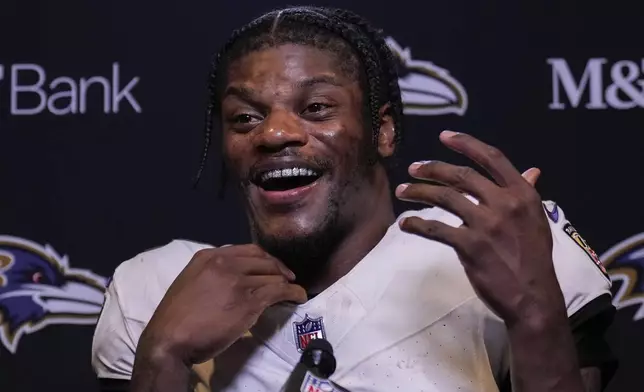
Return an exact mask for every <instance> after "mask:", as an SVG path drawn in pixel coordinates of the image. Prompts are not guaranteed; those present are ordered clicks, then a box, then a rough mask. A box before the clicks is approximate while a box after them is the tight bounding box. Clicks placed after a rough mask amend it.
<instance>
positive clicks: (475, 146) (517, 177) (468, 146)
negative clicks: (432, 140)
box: [440, 131, 525, 187]
mask: <svg viewBox="0 0 644 392" xmlns="http://www.w3.org/2000/svg"><path fill="white" fill-rule="evenodd" d="M440 140H441V142H443V144H445V145H446V146H447V147H449V148H451V149H452V150H454V151H456V152H458V153H461V154H463V155H465V156H467V157H468V158H470V159H472V160H473V161H474V162H476V163H477V164H479V165H480V166H481V167H483V168H484V169H485V170H486V171H487V172H488V173H490V175H491V176H492V178H494V180H495V181H496V182H497V184H499V185H500V186H503V187H506V186H511V185H516V184H519V183H524V182H525V181H524V180H523V178H522V177H521V174H519V172H518V171H517V169H516V168H515V167H514V166H513V165H512V163H511V162H510V161H509V160H508V159H507V157H506V156H505V155H504V154H503V153H502V152H501V151H500V150H499V149H497V148H496V147H492V146H490V145H488V144H485V143H483V142H482V141H480V140H478V139H476V138H475V137H473V136H470V135H466V134H464V133H456V132H452V131H443V132H442V133H441V134H440ZM519 181H521V182H519Z"/></svg>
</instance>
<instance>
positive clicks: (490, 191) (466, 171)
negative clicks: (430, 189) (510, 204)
mask: <svg viewBox="0 0 644 392" xmlns="http://www.w3.org/2000/svg"><path fill="white" fill-rule="evenodd" d="M409 174H410V175H411V176H412V177H414V178H418V179H424V180H431V181H435V182H439V183H441V184H445V185H449V186H451V187H454V188H456V189H459V190H461V191H463V192H466V193H468V194H470V195H473V196H476V197H477V198H479V199H481V200H486V199H489V198H491V197H494V193H495V191H496V190H498V186H497V185H496V184H494V183H493V182H492V181H490V180H488V179H487V178H485V177H483V176H482V175H481V174H480V173H479V172H477V171H476V170H474V169H472V168H471V167H467V166H456V165H452V164H449V163H445V162H440V161H425V162H415V163H412V164H411V165H410V166H409Z"/></svg>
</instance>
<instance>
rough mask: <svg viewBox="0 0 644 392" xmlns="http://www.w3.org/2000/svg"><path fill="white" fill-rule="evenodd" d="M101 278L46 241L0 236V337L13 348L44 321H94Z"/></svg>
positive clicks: (100, 297) (99, 304)
mask: <svg viewBox="0 0 644 392" xmlns="http://www.w3.org/2000/svg"><path fill="white" fill-rule="evenodd" d="M105 283H106V281H105V278H103V277H101V276H98V275H96V274H94V273H92V272H91V271H87V270H81V269H74V268H70V267H69V263H68V259H67V256H62V257H61V256H60V255H58V254H57V253H56V251H55V250H54V249H53V248H51V247H50V246H44V247H43V246H41V245H38V244H36V243H34V242H32V241H29V240H25V239H22V238H17V237H12V236H1V235H0V342H1V343H2V344H3V345H4V346H5V347H6V348H7V350H9V351H10V352H11V353H15V352H16V349H17V346H18V342H19V341H20V339H21V337H22V336H23V335H25V334H31V333H33V332H36V331H39V330H41V329H43V328H45V327H46V326H47V325H52V324H81V325H93V324H95V323H96V321H97V320H98V316H99V314H100V312H101V308H102V306H103V298H104V295H103V294H104V291H105Z"/></svg>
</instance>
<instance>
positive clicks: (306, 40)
mask: <svg viewBox="0 0 644 392" xmlns="http://www.w3.org/2000/svg"><path fill="white" fill-rule="evenodd" d="M280 34H281V35H282V36H281V37H279V35H280ZM321 35H324V36H325V38H328V37H337V38H340V40H336V41H337V42H336V44H337V45H340V46H341V45H345V46H346V45H348V46H349V47H350V48H351V50H352V53H348V54H347V56H344V57H348V58H355V60H356V61H357V62H358V64H356V65H357V66H358V67H353V68H351V67H350V68H351V72H355V68H359V69H360V71H361V73H362V74H363V75H362V77H361V78H360V79H361V82H362V84H363V86H362V87H363V90H364V91H363V92H364V94H365V114H368V115H369V117H370V118H369V120H370V121H369V122H370V129H371V130H372V135H373V142H374V143H377V141H378V133H379V129H380V114H379V111H380V108H381V107H382V105H384V104H385V103H389V106H390V114H391V116H392V118H393V121H394V127H395V142H396V144H398V142H399V141H400V140H401V138H402V134H403V132H402V102H401V97H400V89H399V86H398V76H397V73H396V68H395V63H394V61H393V56H392V54H391V51H390V50H389V48H388V46H387V44H386V42H385V40H384V38H383V37H382V34H381V32H380V31H378V30H376V29H375V28H373V27H372V26H371V25H370V24H369V23H368V22H367V21H366V20H365V19H363V18H361V17H360V16H358V15H356V14H354V13H352V12H350V11H346V10H340V9H329V8H323V7H293V8H287V9H283V10H277V11H273V12H270V13H268V14H265V15H263V16H261V17H259V18H257V19H255V20H254V21H252V22H250V23H249V24H247V25H245V26H243V27H242V28H240V29H238V30H236V31H234V32H233V34H232V35H231V37H230V38H229V40H228V41H227V42H226V43H225V44H224V46H223V47H222V49H221V50H220V51H219V53H218V54H217V56H216V57H215V59H214V61H213V64H212V68H211V72H210V75H209V79H208V88H209V103H208V107H207V109H206V127H205V140H204V142H205V144H204V148H203V152H202V157H201V163H200V167H199V171H198V173H197V176H196V180H195V186H196V185H197V183H198V181H199V179H200V178H201V175H202V174H203V171H204V169H205V167H206V164H207V159H208V152H209V148H210V145H211V142H212V132H213V126H214V118H215V116H217V115H219V112H220V110H221V102H220V101H219V100H220V99H221V92H222V91H221V89H222V88H223V86H224V84H225V78H226V76H227V75H226V73H227V72H226V70H227V67H228V65H229V64H230V63H231V62H232V61H234V60H235V59H237V58H239V57H241V56H242V55H244V54H245V53H248V52H250V51H253V50H257V49H261V48H264V47H271V46H276V45H278V44H280V43H286V42H291V43H302V44H308V45H312V46H316V47H321V46H324V45H332V44H330V43H329V40H328V39H326V40H320V39H318V38H319V36H321ZM321 42H324V43H321ZM340 50H342V48H341V49H340ZM356 57H357V58H356ZM366 119H367V118H365V120H366ZM221 174H222V191H223V183H224V182H225V181H226V177H225V176H226V170H225V168H224V165H223V160H222V173H221Z"/></svg>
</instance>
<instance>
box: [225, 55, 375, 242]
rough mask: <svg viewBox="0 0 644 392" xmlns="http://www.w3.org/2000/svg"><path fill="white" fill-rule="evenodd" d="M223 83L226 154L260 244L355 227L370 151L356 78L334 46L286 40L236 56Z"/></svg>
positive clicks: (366, 183) (366, 182)
mask: <svg viewBox="0 0 644 392" xmlns="http://www.w3.org/2000/svg"><path fill="white" fill-rule="evenodd" d="M227 82H228V83H227V85H226V86H225V88H224V92H223V97H222V121H223V132H224V134H223V140H224V155H225V158H226V161H227V164H228V167H229V170H231V171H232V172H233V174H234V175H235V176H236V177H237V178H238V180H239V181H240V184H241V187H242V190H243V191H244V194H245V196H246V203H247V210H248V215H249V218H250V221H251V226H252V228H253V234H254V236H255V238H256V239H257V240H258V242H259V243H260V244H262V243H270V244H271V246H273V247H275V246H280V247H288V246H289V244H294V243H296V242H298V241H299V242H301V241H306V240H307V239H311V240H313V239H316V238H318V237H320V236H324V235H326V234H328V233H329V232H330V231H333V230H336V231H337V229H338V227H341V226H343V225H346V224H350V223H348V222H351V220H352V216H355V214H357V213H358V210H359V209H360V206H361V202H360V199H361V198H362V200H363V201H364V198H365V197H367V196H368V188H369V187H370V186H372V185H371V181H370V177H371V176H370V174H369V173H371V172H372V167H371V166H370V165H369V164H368V159H367V158H368V154H369V153H371V152H372V151H373V150H374V148H373V147H372V145H371V141H370V139H369V138H370V137H371V133H370V131H366V130H365V126H364V125H363V121H362V117H363V114H362V113H363V109H362V108H363V106H362V104H363V101H362V91H361V89H360V84H359V81H358V80H357V78H356V77H353V76H350V75H347V74H346V73H345V72H342V70H341V67H340V66H339V64H338V59H337V57H336V55H335V54H333V53H330V52H328V51H324V50H320V49H316V48H313V47H308V46H302V45H292V44H285V45H281V46H278V47H275V48H268V49H263V50H261V51H255V52H251V53H249V54H247V55H245V56H243V57H242V58H240V59H239V60H237V61H235V62H233V63H232V64H231V65H230V67H229V70H228V79H227ZM363 208H364V207H363ZM325 233H326V234H325Z"/></svg>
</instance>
